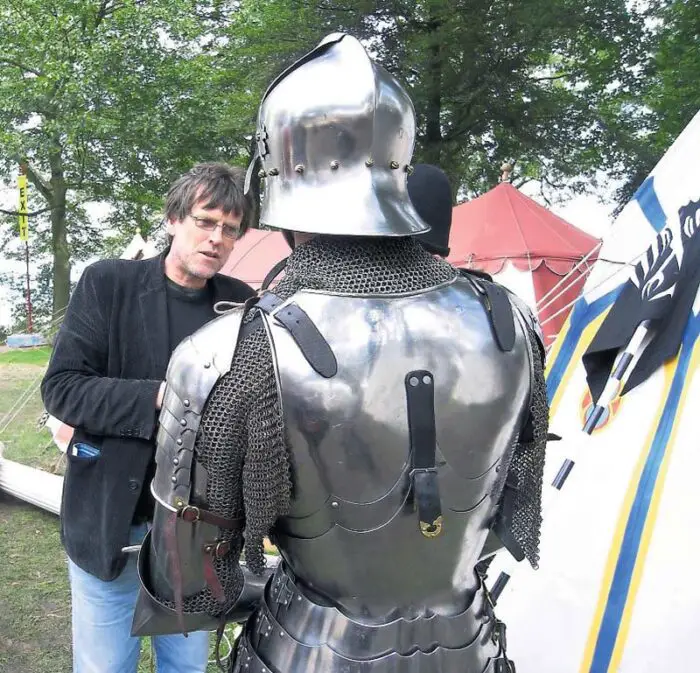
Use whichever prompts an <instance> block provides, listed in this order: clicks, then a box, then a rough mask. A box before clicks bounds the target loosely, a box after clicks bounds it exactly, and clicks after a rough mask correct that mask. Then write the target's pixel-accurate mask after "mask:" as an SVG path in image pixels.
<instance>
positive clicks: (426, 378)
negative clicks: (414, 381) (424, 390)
mask: <svg viewBox="0 0 700 673" xmlns="http://www.w3.org/2000/svg"><path fill="white" fill-rule="evenodd" d="M432 382H433V379H431V378H430V377H429V376H424V377H423V383H425V385H426V386H429V385H430V384H431V383H432Z"/></svg>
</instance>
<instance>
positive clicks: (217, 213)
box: [165, 201, 242, 287]
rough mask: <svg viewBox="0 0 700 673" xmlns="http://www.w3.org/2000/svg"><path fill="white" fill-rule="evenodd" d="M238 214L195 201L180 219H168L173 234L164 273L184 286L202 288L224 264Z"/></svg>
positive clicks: (234, 236)
mask: <svg viewBox="0 0 700 673" xmlns="http://www.w3.org/2000/svg"><path fill="white" fill-rule="evenodd" d="M241 219H242V217H241V215H234V214H232V213H224V212H223V211H222V210H221V209H219V208H213V209H208V208H204V206H203V202H201V201H198V202H196V203H195V205H194V206H193V207H192V210H191V211H190V214H189V215H188V216H187V217H185V218H184V219H183V220H181V221H180V220H175V221H169V222H168V233H169V234H170V235H171V236H172V237H173V241H172V243H171V245H170V252H169V253H168V256H167V258H166V262H165V272H166V275H167V276H168V277H169V278H170V279H171V280H173V281H174V282H176V283H178V284H179V285H183V286H185V287H204V285H205V284H206V282H207V280H208V279H209V278H211V277H212V276H213V275H214V274H216V273H217V272H218V271H219V270H220V269H221V267H222V266H223V265H224V264H225V263H226V260H227V259H228V257H229V255H230V254H231V251H232V250H233V246H234V244H235V242H236V234H237V232H238V229H239V227H240V224H241Z"/></svg>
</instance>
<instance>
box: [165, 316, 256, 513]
mask: <svg viewBox="0 0 700 673" xmlns="http://www.w3.org/2000/svg"><path fill="white" fill-rule="evenodd" d="M242 317H243V306H242V305H241V306H240V307H237V308H235V309H232V310H231V311H229V312H227V313H225V314H224V315H221V316H219V317H218V318H215V319H214V320H212V321H211V322H210V323H208V324H206V325H205V326H204V327H202V328H201V329H199V330H198V331H196V332H195V333H194V334H193V335H192V336H190V337H188V338H186V339H184V340H183V341H182V343H181V344H180V345H179V346H178V347H177V348H176V349H175V351H174V352H173V354H172V356H171V358H170V364H169V365H168V371H167V373H166V383H167V385H166V388H165V395H164V396H163V405H162V409H161V412H160V418H159V427H158V434H157V436H156V445H157V447H156V464H157V466H158V469H157V470H156V475H155V478H154V479H153V482H152V483H151V493H152V494H153V497H154V498H155V499H156V501H157V502H159V503H160V504H161V505H163V506H164V507H166V508H170V509H172V510H175V509H177V508H178V507H180V506H181V504H189V502H190V495H191V491H192V486H193V485H194V486H195V488H196V490H197V492H198V493H203V492H204V490H205V489H206V476H205V475H204V473H203V471H202V470H201V469H200V470H199V472H200V474H199V475H198V474H197V466H196V464H194V441H195V438H196V436H197V430H198V429H199V424H200V422H201V420H202V410H203V409H204V405H205V404H206V401H207V399H208V398H209V394H210V393H211V391H212V389H213V388H214V385H215V384H216V382H217V381H218V380H219V378H221V377H222V376H223V375H224V374H225V373H226V372H228V371H229V369H230V368H231V361H232V360H233V353H234V350H235V348H236V342H237V339H238V330H239V329H240V324H241V319H242Z"/></svg>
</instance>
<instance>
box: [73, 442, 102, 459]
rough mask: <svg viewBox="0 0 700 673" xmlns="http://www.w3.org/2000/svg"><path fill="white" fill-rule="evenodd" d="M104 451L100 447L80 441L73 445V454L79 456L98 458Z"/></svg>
mask: <svg viewBox="0 0 700 673" xmlns="http://www.w3.org/2000/svg"><path fill="white" fill-rule="evenodd" d="M100 453H102V452H101V451H100V450H99V449H98V448H96V447H94V446H90V445H89V444H83V443H82V442H79V443H78V444H74V445H73V455H74V456H78V458H97V456H99V455H100Z"/></svg>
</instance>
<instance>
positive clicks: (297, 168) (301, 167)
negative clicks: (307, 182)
mask: <svg viewBox="0 0 700 673" xmlns="http://www.w3.org/2000/svg"><path fill="white" fill-rule="evenodd" d="M294 170H295V171H296V172H297V173H303V172H304V164H297V165H296V166H295V167H294Z"/></svg>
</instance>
